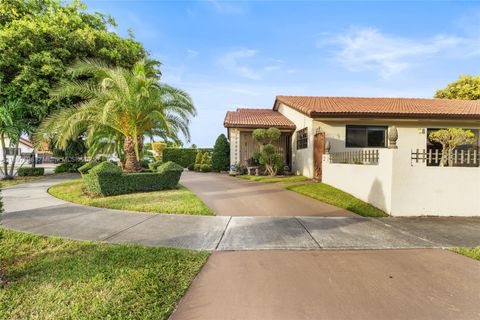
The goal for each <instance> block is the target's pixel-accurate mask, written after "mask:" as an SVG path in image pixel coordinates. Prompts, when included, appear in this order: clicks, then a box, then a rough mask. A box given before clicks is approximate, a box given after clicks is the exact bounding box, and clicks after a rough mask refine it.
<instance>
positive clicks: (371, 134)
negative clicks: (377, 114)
mask: <svg viewBox="0 0 480 320" xmlns="http://www.w3.org/2000/svg"><path fill="white" fill-rule="evenodd" d="M346 129H347V137H346V142H345V145H346V147H347V148H367V147H373V148H375V147H377V148H378V147H380V148H383V147H386V133H387V127H380V126H347V127H346Z"/></svg>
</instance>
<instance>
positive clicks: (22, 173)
mask: <svg viewBox="0 0 480 320" xmlns="http://www.w3.org/2000/svg"><path fill="white" fill-rule="evenodd" d="M17 174H18V176H19V177H27V176H29V177H31V176H43V175H44V174H45V168H26V167H21V168H19V169H18V170H17Z"/></svg>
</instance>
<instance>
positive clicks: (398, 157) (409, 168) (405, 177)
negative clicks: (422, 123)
mask: <svg viewBox="0 0 480 320" xmlns="http://www.w3.org/2000/svg"><path fill="white" fill-rule="evenodd" d="M322 181H323V182H324V183H326V184H329V185H332V186H334V187H336V188H339V189H341V190H343V191H345V192H348V193H350V194H352V195H353V196H355V197H357V198H359V199H361V200H363V201H365V202H368V203H371V204H372V205H374V206H376V207H378V208H380V209H382V210H384V211H385V212H387V213H388V214H390V215H392V216H480V168H479V167H473V168H472V167H427V166H426V164H425V163H421V162H420V163H413V164H411V161H410V150H408V149H407V148H403V150H402V149H380V150H379V163H378V165H355V164H340V163H330V162H329V160H328V156H327V155H326V156H325V157H324V162H323V179H322Z"/></svg>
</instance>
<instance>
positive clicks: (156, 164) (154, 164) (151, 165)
mask: <svg viewBox="0 0 480 320" xmlns="http://www.w3.org/2000/svg"><path fill="white" fill-rule="evenodd" d="M162 164H163V161H162V160H155V161H153V162H150V163H149V164H148V168H149V169H150V170H153V171H156V170H157V169H158V167H160V166H161V165H162Z"/></svg>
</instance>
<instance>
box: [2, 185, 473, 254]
mask: <svg viewBox="0 0 480 320" xmlns="http://www.w3.org/2000/svg"><path fill="white" fill-rule="evenodd" d="M67 178H71V176H70V177H69V176H57V177H51V178H46V179H43V180H39V181H35V182H32V183H28V184H20V185H16V186H12V187H9V188H5V189H3V190H2V196H3V201H4V204H5V214H3V215H2V225H3V226H5V227H6V228H10V229H13V230H19V231H26V232H32V233H37V234H42V235H52V236H61V237H66V238H71V239H78V240H93V241H106V242H112V243H132V244H142V245H148V246H169V247H179V248H188V249H195V250H212V251H213V250H263V249H307V250H312V249H392V248H431V247H451V246H462V245H465V246H473V245H479V244H480V235H478V231H477V230H479V228H480V220H479V219H468V218H466V219H456V220H454V222H455V223H454V224H453V226H452V228H449V227H448V225H451V224H452V223H451V220H448V221H446V222H445V220H435V219H434V220H432V219H420V220H417V221H416V223H415V224H412V223H411V221H414V220H411V219H407V220H405V219H403V220H402V219H393V218H389V219H367V218H362V217H306V216H290V217H232V216H215V217H211V216H189V215H175V214H149V213H141V212H129V211H120V210H111V209H102V208H95V207H87V206H82V205H78V204H73V203H69V202H65V201H62V200H59V199H57V198H54V197H52V196H50V195H49V194H48V193H47V189H48V188H49V187H50V186H51V185H54V184H56V183H59V182H60V181H61V180H63V179H67ZM402 221H407V222H406V223H404V222H402ZM425 223H426V224H425ZM432 224H433V225H432ZM404 225H406V226H407V227H405V226H404ZM419 226H420V227H419ZM421 226H424V228H422V227H421ZM410 229H411V230H410ZM429 230H435V231H436V233H435V234H434V235H435V236H431V235H430V234H429Z"/></svg>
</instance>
